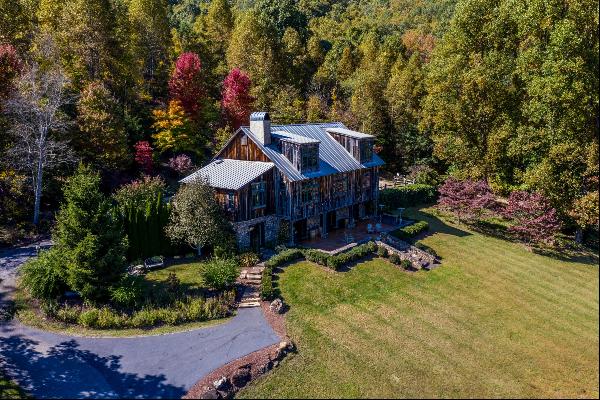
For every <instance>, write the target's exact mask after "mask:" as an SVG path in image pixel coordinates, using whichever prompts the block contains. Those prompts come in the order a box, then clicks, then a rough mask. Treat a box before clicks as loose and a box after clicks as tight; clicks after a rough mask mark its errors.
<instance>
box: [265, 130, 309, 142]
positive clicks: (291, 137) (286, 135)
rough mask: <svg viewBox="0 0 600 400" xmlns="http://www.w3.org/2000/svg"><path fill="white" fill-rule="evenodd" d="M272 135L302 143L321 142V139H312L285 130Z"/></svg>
mask: <svg viewBox="0 0 600 400" xmlns="http://www.w3.org/2000/svg"><path fill="white" fill-rule="evenodd" d="M271 136H272V137H274V138H278V139H281V140H287V141H288V142H294V143H300V144H312V143H320V142H321V141H320V140H316V139H311V138H308V137H306V136H300V135H294V134H293V133H289V132H285V131H275V132H273V133H272V134H271Z"/></svg>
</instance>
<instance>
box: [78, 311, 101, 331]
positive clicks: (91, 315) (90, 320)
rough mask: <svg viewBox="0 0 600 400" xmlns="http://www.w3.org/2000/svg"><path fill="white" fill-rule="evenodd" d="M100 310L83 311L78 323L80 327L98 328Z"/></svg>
mask: <svg viewBox="0 0 600 400" xmlns="http://www.w3.org/2000/svg"><path fill="white" fill-rule="evenodd" d="M99 314H100V310H99V309H97V308H91V309H89V310H85V311H83V312H82V313H81V314H79V318H78V320H77V322H78V323H79V325H82V326H85V327H86V328H92V327H96V326H98V315H99Z"/></svg>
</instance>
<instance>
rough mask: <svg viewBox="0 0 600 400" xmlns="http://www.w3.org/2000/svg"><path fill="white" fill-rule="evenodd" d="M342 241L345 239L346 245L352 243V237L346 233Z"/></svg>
mask: <svg viewBox="0 0 600 400" xmlns="http://www.w3.org/2000/svg"><path fill="white" fill-rule="evenodd" d="M344 239H345V241H346V243H352V242H354V235H352V234H349V233H346V234H345V235H344Z"/></svg>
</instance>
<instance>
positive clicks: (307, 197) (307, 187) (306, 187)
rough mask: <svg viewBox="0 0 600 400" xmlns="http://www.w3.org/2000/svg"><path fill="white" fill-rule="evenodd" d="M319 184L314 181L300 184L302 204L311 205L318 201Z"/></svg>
mask: <svg viewBox="0 0 600 400" xmlns="http://www.w3.org/2000/svg"><path fill="white" fill-rule="evenodd" d="M318 190H319V184H318V183H317V182H316V181H308V182H304V183H302V203H312V202H313V201H315V200H317V199H318Z"/></svg>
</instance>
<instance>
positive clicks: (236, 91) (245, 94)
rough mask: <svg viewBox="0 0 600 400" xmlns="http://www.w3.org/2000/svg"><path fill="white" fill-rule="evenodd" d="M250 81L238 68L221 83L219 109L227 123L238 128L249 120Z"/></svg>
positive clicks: (250, 109) (250, 102)
mask: <svg viewBox="0 0 600 400" xmlns="http://www.w3.org/2000/svg"><path fill="white" fill-rule="evenodd" d="M251 85H252V81H251V80H250V77H249V76H248V74H246V73H245V72H244V71H242V70H240V69H239V68H234V69H232V70H231V71H230V72H229V74H228V75H227V77H225V80H224V81H223V93H222V95H223V96H222V99H221V108H222V109H223V113H224V114H225V118H226V119H227V122H228V123H229V124H230V125H231V126H232V127H233V128H234V129H237V128H239V127H240V126H241V125H242V124H243V123H245V122H247V121H248V119H249V118H250V112H251V111H252V103H253V102H254V97H252V96H251V95H250V86H251Z"/></svg>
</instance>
